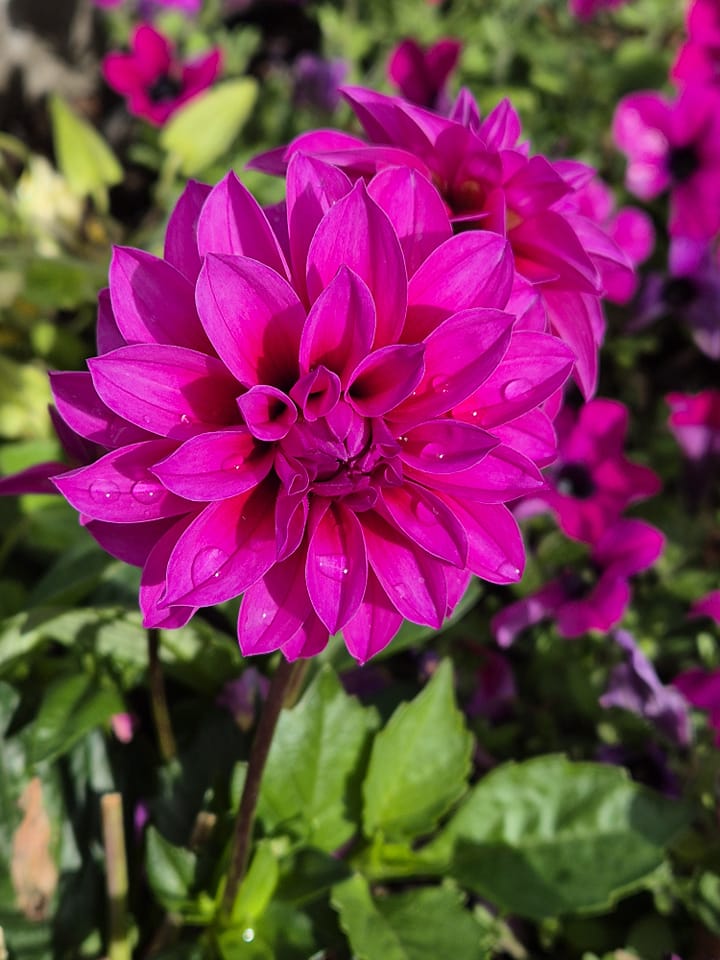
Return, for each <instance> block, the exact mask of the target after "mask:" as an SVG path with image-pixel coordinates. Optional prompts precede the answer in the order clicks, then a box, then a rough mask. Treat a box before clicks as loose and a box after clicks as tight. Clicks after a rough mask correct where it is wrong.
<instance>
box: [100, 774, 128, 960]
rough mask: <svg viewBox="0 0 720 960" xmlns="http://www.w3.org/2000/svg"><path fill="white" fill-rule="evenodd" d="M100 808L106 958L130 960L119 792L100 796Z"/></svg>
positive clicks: (126, 881) (123, 842)
mask: <svg viewBox="0 0 720 960" xmlns="http://www.w3.org/2000/svg"><path fill="white" fill-rule="evenodd" d="M100 809H101V812H102V832H103V846H104V847H105V876H106V887H107V896H108V958H109V960H130V955H131V952H132V951H131V949H130V944H129V943H128V938H127V893H128V874H127V859H126V856H125V829H124V827H123V810H122V796H121V795H120V794H119V793H106V794H104V796H103V797H102V798H101V800H100Z"/></svg>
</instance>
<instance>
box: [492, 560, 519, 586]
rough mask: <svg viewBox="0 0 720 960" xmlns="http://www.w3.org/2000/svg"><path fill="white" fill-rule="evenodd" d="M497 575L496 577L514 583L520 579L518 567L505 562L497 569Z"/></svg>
mask: <svg viewBox="0 0 720 960" xmlns="http://www.w3.org/2000/svg"><path fill="white" fill-rule="evenodd" d="M497 573H498V576H501V577H507V579H508V580H512V581H515V580H519V579H520V570H519V569H518V567H516V566H515V564H514V563H510V562H509V561H507V560H506V561H504V562H503V563H501V564H500V566H499V567H498V568H497Z"/></svg>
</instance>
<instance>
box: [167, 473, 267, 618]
mask: <svg viewBox="0 0 720 960" xmlns="http://www.w3.org/2000/svg"><path fill="white" fill-rule="evenodd" d="M274 499H275V486H274V484H270V483H268V484H262V485H261V486H258V487H256V488H255V489H254V490H250V491H248V492H246V493H243V494H240V495H239V496H237V497H233V498H232V499H230V500H221V501H220V502H218V503H211V504H210V505H209V506H208V507H206V508H205V509H204V510H203V511H202V512H201V513H199V514H198V515H197V516H196V517H195V519H194V520H193V522H192V523H191V524H190V525H189V526H188V528H187V530H186V531H185V532H184V533H183V535H182V536H181V537H180V538H179V539H178V542H177V545H176V546H175V549H174V550H173V552H172V555H171V556H170V558H169V561H168V565H167V594H166V602H168V603H182V604H191V605H193V606H203V607H204V606H211V605H212V604H215V603H222V602H224V601H225V600H230V599H232V598H233V597H237V596H239V595H240V594H241V593H243V592H244V591H245V590H247V589H248V587H250V586H252V584H254V583H256V581H257V580H259V578H260V577H262V576H263V575H264V574H265V573H266V572H267V571H268V570H269V569H270V567H271V566H272V565H273V563H275V557H276V555H277V550H276V546H275V518H274V510H273V508H274Z"/></svg>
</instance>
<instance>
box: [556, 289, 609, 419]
mask: <svg viewBox="0 0 720 960" xmlns="http://www.w3.org/2000/svg"><path fill="white" fill-rule="evenodd" d="M545 305H546V307H547V312H548V317H549V319H550V324H551V326H552V329H553V333H556V334H557V335H558V336H559V337H560V339H561V340H564V341H565V343H566V344H567V345H568V346H569V347H570V349H571V350H572V351H573V353H574V354H575V379H576V380H577V383H578V386H579V387H580V390H581V391H582V394H583V396H584V397H585V399H586V400H589V399H590V397H591V396H592V395H593V394H594V393H595V390H596V388H597V377H598V356H597V354H598V346H599V342H600V338H599V337H598V322H599V320H598V317H597V316H596V312H597V311H600V306H599V302H598V300H597V298H596V297H586V296H583V295H582V294H576V293H562V292H560V291H557V290H547V291H546V293H545ZM600 322H601V317H600Z"/></svg>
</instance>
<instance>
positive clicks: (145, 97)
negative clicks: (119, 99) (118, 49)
mask: <svg viewBox="0 0 720 960" xmlns="http://www.w3.org/2000/svg"><path fill="white" fill-rule="evenodd" d="M221 68H222V55H221V51H220V50H219V49H218V48H215V49H213V50H210V51H209V52H208V53H206V54H204V55H203V56H201V57H198V58H197V59H195V60H189V61H187V62H182V61H181V60H179V59H178V58H177V57H176V55H175V53H174V51H173V47H172V44H171V43H170V41H169V40H168V39H167V38H166V37H164V36H163V35H162V34H161V33H158V31H157V30H155V29H154V28H153V27H151V26H150V25H149V24H147V23H143V24H140V26H138V27H136V28H135V32H134V33H133V36H132V39H131V41H130V53H109V54H108V55H107V56H106V57H105V59H104V60H103V64H102V70H103V76H104V77H105V80H106V82H107V83H108V85H109V86H111V87H112V88H113V90H116V91H117V92H118V93H120V94H122V95H123V96H124V97H126V98H127V103H128V110H129V111H130V113H132V114H134V115H135V116H137V117H144V118H145V119H146V120H149V121H150V123H153V124H155V125H156V126H162V124H163V123H165V122H166V121H167V120H168V119H169V117H170V116H171V115H172V114H173V113H174V112H175V111H176V110H177V109H178V107H180V106H182V104H183V103H185V102H186V101H188V100H190V99H191V98H192V97H194V96H196V95H197V94H198V93H201V92H202V91H203V90H205V89H207V87H209V86H210V85H211V84H212V83H213V82H214V81H215V79H216V78H217V76H218V74H219V73H220V70H221Z"/></svg>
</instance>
